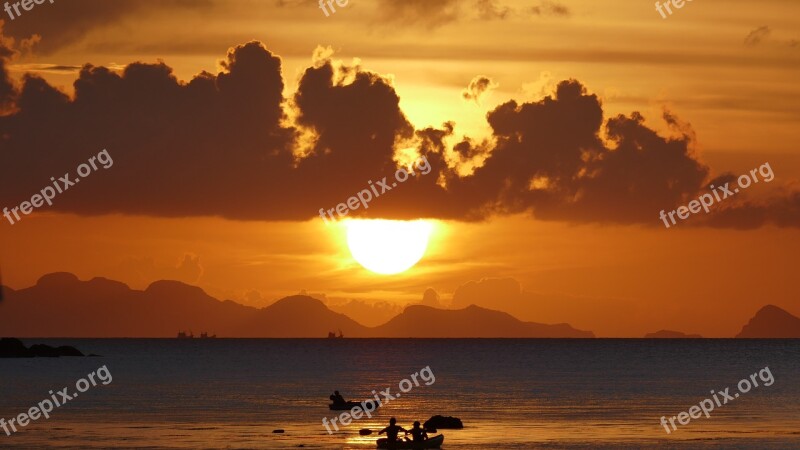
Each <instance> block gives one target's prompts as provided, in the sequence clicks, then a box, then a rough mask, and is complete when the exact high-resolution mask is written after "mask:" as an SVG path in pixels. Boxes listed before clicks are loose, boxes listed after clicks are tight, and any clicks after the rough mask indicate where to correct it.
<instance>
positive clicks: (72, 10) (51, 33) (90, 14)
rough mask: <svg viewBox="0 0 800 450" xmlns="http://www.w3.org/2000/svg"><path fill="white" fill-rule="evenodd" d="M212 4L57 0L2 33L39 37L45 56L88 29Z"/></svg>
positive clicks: (202, 0) (9, 23)
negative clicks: (127, 19) (132, 18)
mask: <svg viewBox="0 0 800 450" xmlns="http://www.w3.org/2000/svg"><path fill="white" fill-rule="evenodd" d="M212 5H213V0H159V1H158V2H142V1H139V0H114V1H107V0H69V1H60V0H59V1H56V2H54V3H50V2H45V3H43V4H42V5H39V6H37V7H36V8H34V9H33V10H31V11H28V12H25V13H24V14H23V15H22V16H20V17H19V18H17V19H15V20H11V21H7V22H6V34H7V35H9V36H11V37H14V38H17V39H23V38H28V37H31V36H41V38H42V40H41V42H40V43H39V45H37V51H38V52H40V53H44V54H49V53H52V52H54V51H56V50H58V49H60V48H64V47H69V46H70V45H73V44H75V43H77V42H79V41H80V40H81V39H82V38H83V37H84V36H85V35H86V34H87V33H88V32H89V31H90V30H94V29H97V28H103V27H111V26H114V25H116V24H117V23H118V22H119V21H121V20H123V19H125V18H131V17H134V18H136V19H137V20H146V17H147V16H150V15H151V14H153V13H156V12H158V13H166V12H168V11H172V12H173V13H175V14H180V13H181V12H183V13H186V12H188V11H192V10H197V9H198V8H210V7H212ZM3 14H5V13H3ZM34 16H35V17H34Z"/></svg>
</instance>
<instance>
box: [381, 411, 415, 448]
mask: <svg viewBox="0 0 800 450" xmlns="http://www.w3.org/2000/svg"><path fill="white" fill-rule="evenodd" d="M401 431H403V432H405V433H406V434H408V431H406V429H405V428H403V427H399V426H397V419H395V418H394V417H392V418H391V419H389V426H388V427H386V428H384V429H382V430H381V431H379V432H378V434H383V433H386V440H387V441H388V442H390V443H395V442H400V441H398V440H397V435H398V433H400V432H401Z"/></svg>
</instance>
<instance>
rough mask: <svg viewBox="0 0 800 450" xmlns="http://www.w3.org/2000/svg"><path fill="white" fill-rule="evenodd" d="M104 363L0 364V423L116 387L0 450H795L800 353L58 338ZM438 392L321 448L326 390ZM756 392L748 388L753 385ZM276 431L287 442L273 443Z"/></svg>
mask: <svg viewBox="0 0 800 450" xmlns="http://www.w3.org/2000/svg"><path fill="white" fill-rule="evenodd" d="M25 343H26V344H33V343H47V344H50V345H74V346H76V347H78V348H79V349H80V350H82V351H84V352H85V353H97V354H100V355H103V356H102V357H101V358H59V359H45V358H37V359H16V360H8V359H6V360H2V359H0V417H2V418H5V419H6V420H8V419H10V418H12V417H14V416H16V415H18V414H19V413H22V412H25V411H27V410H28V409H29V408H30V407H31V406H34V405H36V404H37V403H38V402H40V401H41V400H43V399H45V398H48V397H49V393H48V391H50V390H53V391H54V392H55V391H57V390H60V389H62V388H63V387H67V386H69V388H70V390H69V391H70V392H71V393H72V392H75V382H76V381H77V380H78V379H80V378H82V377H84V376H86V375H87V374H88V373H90V372H92V371H94V370H97V369H98V368H99V367H101V366H103V365H106V366H107V367H108V370H109V371H110V372H111V375H112V376H113V381H112V382H111V383H110V384H108V385H107V386H103V385H102V384H99V385H98V386H97V387H94V388H91V389H90V390H88V391H87V392H85V393H82V394H80V397H78V398H75V399H73V400H72V401H71V402H69V403H67V404H66V405H64V406H63V407H61V408H58V409H56V410H55V411H53V412H52V413H51V418H50V419H49V420H44V419H39V420H38V421H36V422H33V423H31V424H30V425H28V426H27V427H26V428H24V429H22V430H21V431H20V432H19V433H16V434H14V435H12V436H10V437H9V436H6V435H5V433H4V432H2V430H0V447H2V448H25V449H35V448H69V449H73V448H111V447H114V448H193V449H196V448H237V449H245V448H248V449H249V448H252V449H284V448H287V449H288V448H298V447H303V448H310V449H367V448H374V447H375V439H376V437H375V435H372V436H364V437H362V436H359V433H358V430H359V429H361V428H370V429H372V430H378V429H380V428H382V427H383V426H385V425H386V423H387V422H388V419H389V417H391V416H394V417H397V419H398V420H399V422H400V424H401V425H403V426H406V427H409V426H410V425H411V423H412V422H413V421H414V420H420V421H424V420H425V419H427V418H428V417H430V416H432V415H434V414H442V415H452V416H457V417H460V418H461V419H462V420H463V422H464V425H465V428H464V429H463V430H443V433H444V435H445V445H444V447H443V448H445V449H523V448H524V449H528V448H598V447H603V448H695V447H697V448H775V449H778V448H780V449H785V448H800V340H769V341H764V340H759V341H750V340H613V339H596V340H536V339H519V340H518V339H497V340H495V339H476V340H472V339H441V340H425V339H409V340H405V339H343V340H324V339H284V340H278V339H253V340H246V339H241V340H240V339H216V340H202V341H201V340H199V339H195V340H181V341H179V340H166V339H164V340H159V339H81V340H74V339H64V340H31V339H29V340H25ZM428 366H430V369H431V371H432V372H433V374H434V375H435V377H436V379H435V382H433V384H431V385H430V386H426V385H425V384H424V383H420V386H419V387H414V388H413V390H411V391H410V392H408V393H406V394H403V395H402V397H400V398H397V399H395V400H394V401H391V402H389V403H387V404H386V405H384V407H382V408H380V409H379V412H378V413H377V414H376V415H373V417H372V418H371V419H369V418H363V419H361V420H359V421H356V422H355V423H353V424H351V425H350V426H347V427H343V428H342V429H341V431H339V432H335V433H334V434H333V435H329V434H328V433H327V432H326V430H325V428H324V427H323V426H322V419H323V417H332V414H331V412H330V411H329V410H328V408H327V403H328V396H329V395H330V394H331V393H332V392H333V390H334V389H338V390H339V391H341V392H342V393H343V394H344V395H345V397H347V398H348V399H350V398H352V399H359V400H360V399H366V398H368V397H370V396H371V395H372V394H371V392H372V390H384V389H385V388H387V387H390V388H391V392H392V393H396V392H398V383H400V381H401V380H403V379H405V378H407V377H409V375H411V374H412V373H415V372H418V371H420V370H421V369H422V368H424V367H428ZM764 367H769V369H770V372H771V373H772V375H773V377H774V383H773V384H772V385H771V386H764V385H763V383H762V382H761V381H760V379H759V387H758V388H754V389H752V390H751V391H750V392H748V393H746V394H741V396H740V397H738V398H736V399H735V401H731V402H729V403H728V404H726V405H723V406H721V407H719V408H717V409H716V410H715V411H713V412H712V413H711V417H710V418H705V416H703V417H702V418H699V419H692V421H691V422H690V423H689V424H688V425H684V426H679V428H678V430H677V431H674V432H672V433H671V434H669V435H668V434H667V433H666V432H665V430H664V428H663V427H662V426H661V425H660V423H659V419H660V417H661V416H668V417H670V416H675V415H677V414H678V413H680V412H681V411H686V410H688V409H689V408H690V407H691V406H693V405H696V404H698V403H699V402H700V401H701V400H703V399H705V398H707V397H709V396H711V393H710V391H711V390H715V391H720V390H724V389H725V388H726V387H730V388H731V389H730V394H731V395H732V394H733V393H734V392H738V389H737V387H736V385H737V383H738V382H739V380H741V379H742V378H749V376H750V375H751V374H753V373H756V372H758V371H759V370H761V369H763V368H764ZM757 379H758V378H757ZM275 429H283V430H285V433H283V434H274V433H273V432H272V431H273V430H275Z"/></svg>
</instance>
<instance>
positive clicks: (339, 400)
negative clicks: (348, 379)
mask: <svg viewBox="0 0 800 450" xmlns="http://www.w3.org/2000/svg"><path fill="white" fill-rule="evenodd" d="M330 399H331V401H332V402H333V404H334V405H344V404H345V403H347V402H346V401H345V400H344V397H342V394H340V393H339V391H333V395H331V396H330Z"/></svg>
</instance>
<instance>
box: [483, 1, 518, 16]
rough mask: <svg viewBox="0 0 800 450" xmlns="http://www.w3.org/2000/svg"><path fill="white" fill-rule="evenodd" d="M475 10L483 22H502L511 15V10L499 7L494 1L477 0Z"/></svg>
mask: <svg viewBox="0 0 800 450" xmlns="http://www.w3.org/2000/svg"><path fill="white" fill-rule="evenodd" d="M475 9H476V10H477V11H478V16H479V17H480V18H481V19H483V20H493V19H500V20H503V19H506V18H507V17H508V15H509V14H510V13H511V8H509V7H507V6H501V5H499V4H498V3H497V1H496V0H478V1H477V2H476V3H475Z"/></svg>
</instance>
